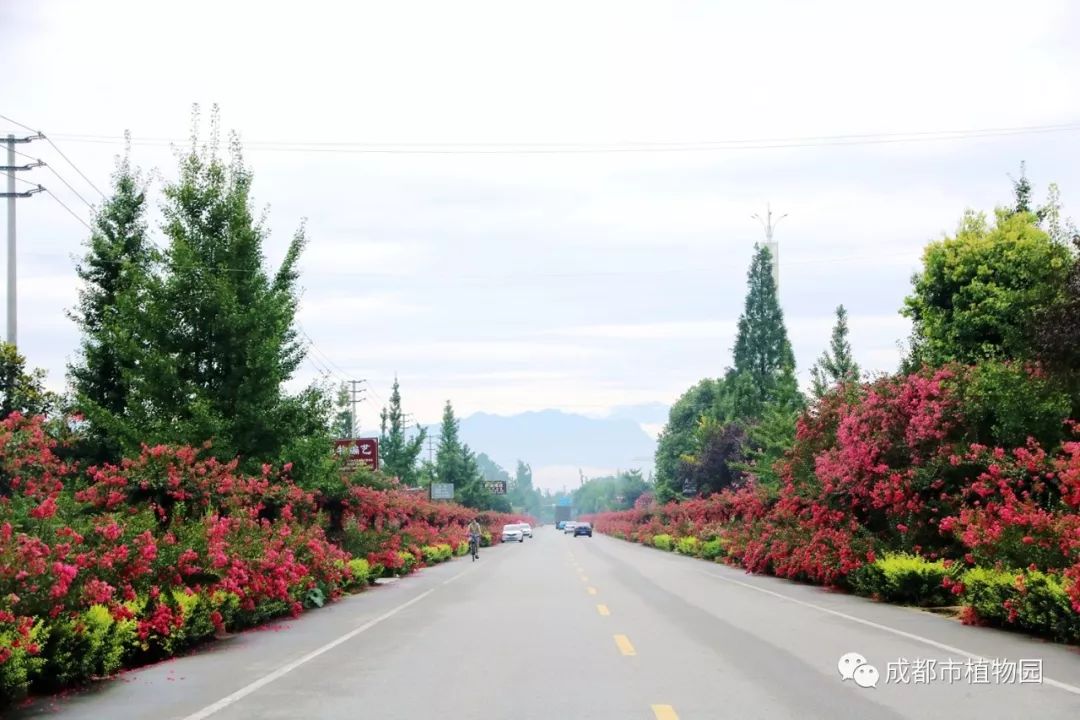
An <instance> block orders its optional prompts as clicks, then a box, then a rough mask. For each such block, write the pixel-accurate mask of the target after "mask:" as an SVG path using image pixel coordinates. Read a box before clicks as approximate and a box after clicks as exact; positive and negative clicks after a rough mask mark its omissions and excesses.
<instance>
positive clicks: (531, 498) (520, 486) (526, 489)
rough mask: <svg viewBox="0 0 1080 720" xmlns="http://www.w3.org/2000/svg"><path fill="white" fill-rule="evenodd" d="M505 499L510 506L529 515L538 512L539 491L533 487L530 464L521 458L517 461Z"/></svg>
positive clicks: (535, 514)
mask: <svg viewBox="0 0 1080 720" xmlns="http://www.w3.org/2000/svg"><path fill="white" fill-rule="evenodd" d="M507 499H508V500H509V501H510V505H511V506H512V507H515V508H520V509H522V510H524V511H525V512H527V513H529V514H530V515H533V516H537V515H538V514H539V512H540V493H539V492H537V490H536V488H535V487H533V473H532V466H531V465H529V464H528V463H526V462H524V461H522V460H518V462H517V468H516V469H515V470H514V479H513V481H512V482H511V483H510V493H509V496H508V498H507Z"/></svg>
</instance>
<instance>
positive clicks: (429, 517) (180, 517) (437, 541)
mask: <svg viewBox="0 0 1080 720" xmlns="http://www.w3.org/2000/svg"><path fill="white" fill-rule="evenodd" d="M62 449H63V448H61V447H59V446H58V443H57V441H56V440H55V439H52V438H50V437H49V435H48V434H47V433H46V432H45V429H44V427H43V424H42V421H41V419H40V418H25V417H22V416H19V415H17V414H15V415H11V416H9V417H8V418H7V419H6V420H3V421H0V706H3V705H4V704H6V703H7V702H10V701H11V700H12V699H14V698H16V697H18V696H20V695H22V694H25V693H26V692H27V690H28V689H32V688H37V689H41V690H46V689H53V688H58V687H62V686H64V685H67V684H71V683H77V682H81V681H85V680H87V679H89V678H90V677H92V676H95V675H102V674H108V673H111V672H115V671H116V670H117V669H118V668H119V667H120V666H121V665H124V664H128V665H130V664H133V663H139V662H145V661H150V660H154V659H158V658H161V657H165V656H168V655H171V654H174V653H176V652H180V651H181V650H183V649H185V648H187V647H190V646H191V645H193V644H195V643H198V642H201V641H203V640H205V639H207V638H210V637H212V636H213V635H215V634H216V633H221V632H228V631H235V630H238V629H242V628H245V627H249V626H252V625H255V624H257V623H260V622H264V621H265V620H267V619H269V618H272V617H275V616H279V615H282V614H293V615H296V614H299V613H301V612H302V611H303V610H304V609H305V607H311V606H318V605H321V604H322V603H323V602H325V601H326V600H332V599H334V598H336V597H338V596H340V595H341V594H342V593H343V592H345V591H346V589H348V588H355V587H357V586H359V585H363V584H364V583H365V582H366V581H367V579H368V575H369V572H368V569H367V568H369V567H372V566H379V567H381V568H384V569H385V570H387V571H389V572H407V571H409V570H411V569H413V568H415V567H420V566H422V565H423V563H424V562H425V554H424V548H425V547H427V548H429V551H428V554H427V556H426V557H427V559H429V560H435V561H438V560H441V559H444V558H445V557H447V553H446V552H445V551H444V550H442V549H439V550H438V551H437V552H435V553H434V554H433V553H432V551H431V550H430V548H432V547H440V546H448V547H458V546H459V545H460V543H461V541H462V540H464V538H465V535H466V526H467V524H468V522H469V521H470V520H471V519H472V517H474V516H475V515H476V513H475V512H474V511H471V510H467V509H465V508H462V507H460V506H457V505H452V504H445V503H433V502H431V501H429V500H427V499H426V497H424V496H423V495H421V494H418V493H416V492H414V491H409V490H406V489H404V488H392V489H390V490H375V489H372V488H367V487H362V486H354V487H347V498H348V499H347V501H346V502H345V510H344V514H343V516H342V517H343V523H342V525H343V527H341V528H335V527H328V526H327V522H326V520H327V513H325V512H323V509H322V508H321V507H320V498H319V497H318V496H316V495H315V494H313V493H311V492H308V491H306V490H304V489H302V488H300V487H299V486H297V485H296V484H295V483H294V482H293V481H292V479H291V478H290V476H289V472H290V470H291V467H290V466H289V465H286V466H285V467H283V468H280V469H276V468H271V467H270V466H264V467H263V468H262V471H261V472H260V473H259V474H257V475H245V474H243V473H240V472H239V471H238V469H237V463H235V462H230V463H223V462H219V461H217V460H214V459H204V458H202V457H201V456H200V453H199V452H198V451H197V450H195V449H193V448H189V447H166V446H157V447H146V448H144V449H143V451H142V453H141V454H140V455H139V456H138V457H136V458H130V459H125V460H124V461H123V462H121V463H120V464H118V465H115V466H114V465H104V466H101V467H90V468H85V469H84V468H78V467H74V466H72V465H70V464H67V463H65V462H64V461H63V460H62V459H61V457H60V452H61V451H62ZM343 482H345V481H343ZM480 518H481V522H483V523H484V524H485V525H487V526H488V527H489V528H494V527H495V526H497V525H498V526H500V527H501V525H502V524H504V523H507V522H516V521H518V520H519V518H517V517H511V516H502V515H498V514H492V513H486V514H481V516H480ZM495 537H496V540H497V537H498V535H497V533H495ZM350 538H351V540H352V541H355V542H354V543H353V544H357V545H358V547H356V548H353V547H350V543H349V542H347V541H350ZM354 558H362V560H360V561H358V560H354ZM436 559H437V560H436ZM358 562H359V563H360V565H358V564H357V563H358ZM365 563H366V564H365ZM361 566H363V573H362V574H363V575H364V577H363V578H362V580H360V581H359V582H358V581H357V578H356V577H355V572H356V568H358V567H361Z"/></svg>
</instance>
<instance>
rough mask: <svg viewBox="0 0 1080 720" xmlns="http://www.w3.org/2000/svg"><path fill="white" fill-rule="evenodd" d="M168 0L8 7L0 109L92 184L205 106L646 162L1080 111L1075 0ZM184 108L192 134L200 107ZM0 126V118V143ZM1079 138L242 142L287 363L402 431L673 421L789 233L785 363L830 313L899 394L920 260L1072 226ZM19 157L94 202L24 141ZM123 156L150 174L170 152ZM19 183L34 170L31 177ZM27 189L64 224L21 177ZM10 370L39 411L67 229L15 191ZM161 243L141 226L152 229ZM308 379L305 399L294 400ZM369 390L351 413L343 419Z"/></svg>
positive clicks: (3, 6) (303, 129)
mask: <svg viewBox="0 0 1080 720" xmlns="http://www.w3.org/2000/svg"><path fill="white" fill-rule="evenodd" d="M884 8H885V6H884V4H882V3H866V2H834V3H828V4H825V3H800V2H790V3H783V2H754V3H750V2H730V3H724V2H680V3H670V2H626V1H621V2H580V1H578V2H572V3H571V2H551V1H545V2H533V3H523V2H512V3H508V2H485V3H473V2H454V3H447V2H424V3H419V2H416V3H414V2H397V3H386V2H378V3H375V2H347V3H346V2H340V3H330V2H317V1H315V0H308V2H305V3H302V4H300V5H297V4H296V3H295V2H290V3H277V2H258V3H256V2H235V1H229V2H222V1H220V0H219V1H218V2H206V1H203V0H197V1H196V0H189V1H187V2H174V3H167V4H166V3H160V2H145V0H142V1H139V0H131V1H124V0H95V1H94V2H76V1H75V0H71V1H62V0H34V1H33V2H31V1H30V0H0V47H3V48H4V60H5V62H4V65H5V73H4V74H3V76H2V78H0V113H2V114H4V115H9V116H10V117H13V118H14V119H16V120H19V121H21V122H25V123H28V124H30V125H33V126H35V127H40V128H41V129H42V130H43V131H44V132H46V133H48V134H51V135H52V136H53V137H57V136H60V137H59V138H57V143H58V144H59V145H60V147H61V149H63V150H64V151H65V152H66V153H67V154H68V155H69V156H70V157H71V158H72V159H73V160H74V161H75V163H76V164H77V165H78V166H79V167H80V168H81V169H82V170H83V171H84V172H86V173H87V174H88V175H89V176H90V178H91V179H92V180H93V181H94V183H95V184H97V185H98V186H99V187H101V188H102V189H106V188H107V184H108V180H109V174H110V172H111V170H112V167H113V156H114V155H115V154H116V153H117V152H118V151H119V149H120V148H119V146H118V145H110V144H101V143H89V142H77V141H75V140H73V139H66V140H65V139H61V138H62V136H63V135H64V134H91V135H111V136H117V135H119V134H120V133H122V131H123V130H125V129H130V130H131V131H132V132H133V133H134V136H135V139H136V141H138V140H139V139H140V138H141V139H147V138H179V139H182V138H185V137H187V135H188V129H189V114H190V107H191V104H192V103H193V102H199V103H202V104H203V105H204V111H205V110H208V106H209V104H210V103H213V102H218V103H220V104H221V107H222V124H223V126H224V127H225V128H226V129H236V130H238V131H240V133H241V134H242V137H243V138H244V139H246V140H248V141H255V142H263V141H290V142H300V141H306V142H331V141H334V142H337V141H344V142H354V143H405V144H416V143H483V144H493V143H511V144H521V143H585V144H597V143H599V144H610V143H639V142H703V141H720V140H744V139H761V138H792V137H810V136H821V135H842V134H843V135H846V134H858V133H912V132H921V131H939V130H975V129H986V128H1002V127H1017V126H1034V125H1046V124H1056V123H1070V122H1076V121H1080V97H1078V86H1077V84H1076V82H1075V79H1076V77H1077V71H1078V70H1080V63H1078V54H1077V50H1076V49H1075V44H1074V45H1073V47H1070V42H1071V41H1072V40H1073V39H1074V38H1075V37H1076V36H1077V31H1078V30H1080V14H1078V12H1077V11H1076V10H1073V9H1071V8H1069V3H1067V2H1064V1H1062V2H1027V3H1024V4H1023V5H1020V4H1017V3H1015V2H1009V3H1005V2H985V1H984V2H949V3H940V2H908V3H892V4H891V5H890V6H889V8H890V9H884ZM204 114H205V113H204ZM9 129H11V128H10V127H9V126H7V125H6V124H4V123H2V122H0V130H3V131H5V132H6V131H7V130H9ZM1078 136H1080V133H1076V132H1072V133H1045V134H1030V135H1021V136H1010V137H998V138H984V139H967V140H958V141H935V142H923V143H896V144H878V145H853V146H841V147H824V148H795V149H792V148H788V149H744V150H725V151H701V150H698V151H694V152H678V153H667V152H665V153H660V152H635V153H609V154H484V155H476V154H473V155H469V154H439V155H430V154H428V155H425V154H371V153H369V154H364V153H344V152H334V153H331V152H273V151H269V150H266V149H260V148H257V147H251V148H250V149H249V150H248V151H247V153H246V154H247V157H248V159H249V161H250V163H251V165H252V166H253V168H254V170H255V179H256V184H255V197H256V200H257V202H258V203H259V204H260V205H262V204H266V205H268V206H269V215H268V223H269V227H270V228H271V229H272V232H273V234H272V236H271V239H270V244H269V246H268V248H267V252H268V256H269V258H270V260H271V261H276V260H277V259H278V258H280V256H281V253H282V250H283V248H284V245H285V243H286V242H287V240H288V239H289V237H290V235H291V234H292V232H293V230H294V229H295V228H296V226H297V224H298V223H299V221H300V218H302V217H307V218H308V237H309V240H310V246H309V249H308V251H307V253H306V255H305V259H304V262H303V266H304V275H303V278H302V284H303V286H304V288H305V294H304V300H303V308H302V311H301V316H300V318H301V323H302V325H303V328H304V329H305V330H306V331H307V333H308V334H310V336H311V337H312V338H313V339H314V340H315V342H316V344H317V347H318V352H317V353H316V355H315V357H314V358H313V359H314V360H315V362H316V363H317V364H320V365H325V364H326V361H325V358H327V357H328V358H329V359H330V360H332V361H333V363H334V365H335V366H336V368H337V369H338V370H339V372H340V373H341V374H343V375H347V376H349V377H357V378H367V379H368V380H369V381H371V383H372V387H373V389H374V391H375V393H377V396H376V397H373V398H372V400H373V402H371V403H369V404H366V405H364V406H363V407H362V410H361V419H362V421H363V423H364V424H365V425H366V426H369V427H370V426H371V424H372V423H374V421H375V420H376V411H377V405H378V404H379V403H378V398H380V397H381V398H386V397H387V396H388V395H389V384H390V382H391V379H392V377H393V375H394V373H395V372H397V373H399V374H400V377H401V381H402V386H403V392H404V397H405V402H406V405H407V408H406V409H407V410H408V411H410V412H412V413H414V414H415V416H416V418H417V419H418V420H420V421H423V422H431V421H435V420H436V419H437V418H438V415H439V411H440V409H441V406H442V404H443V402H444V401H445V400H446V399H447V398H450V399H452V400H453V401H454V403H455V406H456V407H457V408H458V410H459V411H460V413H461V414H464V415H467V414H470V413H472V412H475V411H480V410H484V411H488V412H495V413H513V412H518V411H522V410H527V409H540V408H548V407H554V408H562V409H565V410H567V411H572V412H583V413H597V412H603V411H604V410H605V409H606V408H609V407H611V406H614V405H625V404H631V403H638V402H648V401H656V400H659V401H663V402H668V403H670V402H672V401H674V399H675V398H676V397H677V396H678V394H679V393H680V392H682V391H683V390H684V389H685V388H687V387H688V386H689V385H691V384H692V383H694V382H696V381H697V380H698V379H700V378H701V377H704V376H706V375H713V376H715V375H719V374H720V373H722V372H723V370H724V368H725V367H726V366H727V365H728V364H729V363H730V347H731V345H732V342H733V331H734V325H735V321H736V319H737V318H738V315H739V313H740V311H741V308H742V301H743V297H744V294H745V274H746V269H747V266H748V263H749V259H750V253H751V249H752V244H753V242H754V241H755V240H758V239H760V237H761V235H762V233H761V228H760V227H759V226H758V225H757V223H756V222H755V221H754V220H752V219H751V218H750V215H751V214H752V213H755V212H763V210H764V206H765V203H766V201H771V202H772V205H773V208H774V209H775V210H777V211H778V212H787V213H789V217H788V218H787V219H785V220H784V221H783V222H782V223H781V224H780V225H779V229H778V231H777V237H778V239H779V240H780V243H781V284H782V288H781V297H782V302H783V305H784V309H785V312H786V316H787V322H788V328H789V331H790V333H791V337H792V341H793V343H794V346H795V351H796V356H797V359H798V362H799V368H800V372H801V373H802V374H803V376H804V377H805V373H806V370H807V369H808V367H809V366H810V364H811V363H812V362H813V360H814V358H815V357H816V356H817V355H818V354H819V353H820V352H821V350H822V349H823V347H824V346H825V345H826V343H827V341H828V333H829V328H830V326H831V323H832V312H833V309H834V308H835V306H836V305H837V304H838V303H844V304H845V305H846V306H847V307H848V309H849V312H850V313H851V324H852V341H853V344H854V346H855V351H856V355H857V358H858V360H859V362H860V363H861V364H862V365H863V366H864V368H865V369H867V370H881V371H891V370H893V369H894V368H895V366H896V363H897V359H898V357H899V353H898V350H897V348H896V342H897V341H898V340H900V339H902V338H903V337H905V336H906V335H907V324H906V322H905V321H904V320H903V319H902V318H900V317H899V316H898V315H897V314H896V311H897V310H898V308H899V307H900V306H901V303H902V299H903V297H904V295H905V294H906V292H907V289H908V286H909V278H910V275H911V273H912V271H913V270H914V269H915V268H916V266H917V262H918V257H919V254H920V251H921V248H922V247H923V245H924V244H925V243H926V242H927V241H928V240H930V239H933V238H936V237H939V236H940V235H941V233H942V232H945V231H951V230H952V229H953V228H954V227H955V225H956V222H957V221H958V219H959V217H960V215H961V213H962V212H963V210H964V208H965V207H975V208H979V209H986V210H989V209H991V208H992V207H993V206H994V205H995V204H996V203H1001V202H1007V201H1008V200H1009V199H1010V198H1011V188H1010V185H1009V179H1008V177H1007V176H1006V174H1007V173H1012V174H1014V175H1015V174H1016V172H1017V169H1018V166H1019V163H1020V161H1021V160H1026V161H1027V164H1028V174H1029V177H1030V178H1031V179H1032V180H1033V181H1034V182H1035V184H1036V188H1037V193H1038V194H1039V196H1040V199H1041V197H1042V195H1043V193H1044V192H1045V187H1046V184H1047V183H1048V182H1053V181H1056V182H1058V183H1059V184H1060V185H1061V188H1062V191H1063V197H1064V200H1065V204H1066V212H1067V213H1069V211H1071V212H1072V214H1074V215H1080V209H1078V208H1080V170H1078V168H1080V163H1078V162H1077V159H1078V157H1077V149H1078ZM19 149H20V150H21V151H27V152H30V153H32V154H34V155H35V156H40V157H42V158H44V159H45V160H46V161H48V162H50V163H54V162H55V166H56V167H57V169H58V170H59V171H60V172H61V173H62V174H63V175H64V177H65V178H66V179H67V180H68V181H69V182H71V183H72V184H74V185H75V186H76V188H77V189H79V191H80V192H82V193H83V195H84V196H85V197H86V198H87V199H88V200H92V201H93V200H94V199H95V198H96V196H95V195H94V191H93V190H91V189H90V188H89V187H88V186H87V185H86V184H85V183H83V182H82V181H81V180H80V179H79V178H78V177H77V176H76V175H75V173H74V171H72V170H71V169H70V168H69V167H67V166H65V165H64V164H63V163H62V161H60V159H59V157H57V156H56V154H55V153H54V152H53V151H52V149H51V148H49V147H48V146H47V145H46V144H45V143H42V142H38V143H34V144H32V145H31V146H30V147H29V148H27V147H26V146H22V147H20V148H19ZM133 160H134V162H135V163H136V164H138V165H141V166H143V167H144V168H147V169H153V168H156V169H159V170H160V171H161V172H162V173H163V174H164V175H165V176H166V177H173V176H174V175H175V163H174V161H173V159H172V155H171V151H170V150H169V149H168V148H167V147H162V146H139V145H137V146H136V147H135V148H134V154H133ZM22 176H23V177H26V178H29V177H31V175H30V174H23V175H22ZM32 177H34V178H35V180H36V181H39V182H42V183H43V184H45V185H46V186H48V187H50V188H53V189H55V192H56V193H57V194H58V195H59V197H60V198H62V199H63V200H64V202H66V203H67V204H68V205H69V206H70V207H71V208H72V209H73V210H75V211H76V212H77V213H78V214H79V215H81V216H82V217H83V218H84V219H87V220H88V219H89V216H90V214H89V211H88V209H87V207H86V206H85V205H84V204H83V203H82V202H81V201H80V200H79V199H78V198H76V197H75V196H74V195H73V194H72V193H70V192H69V191H67V190H66V189H65V188H64V187H63V186H61V185H60V184H59V183H58V182H57V181H56V180H55V178H54V177H53V176H51V175H50V174H48V173H47V171H41V170H38V171H34V173H33V176H32ZM18 222H19V240H20V266H19V274H20V281H19V282H20V285H19V299H20V346H21V349H22V350H23V352H25V353H26V354H27V356H28V357H29V360H30V362H31V363H32V364H34V365H39V366H42V367H45V368H47V369H48V371H49V373H50V382H51V383H52V384H53V385H54V386H56V387H58V388H59V387H62V385H63V375H64V365H65V362H66V361H67V360H68V359H69V358H70V357H71V356H72V354H73V352H74V351H75V349H76V347H77V341H78V337H77V334H76V332H75V329H74V327H73V325H72V323H71V322H70V321H69V320H68V319H67V318H66V317H65V315H64V309H65V308H67V307H71V306H72V304H73V302H74V297H75V286H74V282H75V276H74V272H73V263H72V261H71V259H70V256H71V254H72V253H76V252H78V251H79V250H80V244H81V243H82V242H83V241H84V239H85V237H86V231H85V228H83V227H82V226H81V225H80V224H78V223H77V222H76V221H75V220H74V219H72V218H71V217H70V216H69V215H67V214H66V213H65V212H64V211H63V210H62V209H61V208H60V207H59V206H58V205H57V204H56V203H55V202H54V201H53V200H52V199H51V198H49V197H47V196H44V195H39V196H36V197H34V198H33V199H30V200H20V201H19V217H18ZM159 238H160V234H159ZM315 374H316V372H315V370H314V368H313V367H312V365H311V364H305V365H304V367H303V368H302V372H301V373H300V375H299V377H298V378H297V382H298V383H306V382H307V381H309V380H310V379H312V378H313V377H314V376H315ZM369 397H371V396H370V395H369Z"/></svg>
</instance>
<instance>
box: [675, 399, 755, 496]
mask: <svg viewBox="0 0 1080 720" xmlns="http://www.w3.org/2000/svg"><path fill="white" fill-rule="evenodd" d="M746 452H747V438H746V431H745V430H744V429H743V427H742V425H741V423H739V422H727V423H725V422H723V421H721V420H718V419H716V418H713V417H703V418H701V420H700V421H699V423H698V430H697V432H696V433H695V434H694V449H693V451H692V452H691V453H689V454H687V455H685V456H683V463H684V464H685V465H686V470H685V472H686V474H687V476H688V477H689V478H690V484H691V487H692V489H693V491H694V493H696V494H698V495H711V494H713V493H715V492H720V491H721V490H726V489H727V488H732V487H738V486H739V485H740V484H742V481H743V471H742V469H741V463H742V462H743V461H744V460H745V459H746V458H745V455H746Z"/></svg>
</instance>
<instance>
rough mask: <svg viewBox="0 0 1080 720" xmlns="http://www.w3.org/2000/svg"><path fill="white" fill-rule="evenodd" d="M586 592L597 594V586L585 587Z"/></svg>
mask: <svg viewBox="0 0 1080 720" xmlns="http://www.w3.org/2000/svg"><path fill="white" fill-rule="evenodd" d="M585 592H587V593H589V594H590V595H595V594H596V588H594V587H591V588H585Z"/></svg>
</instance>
